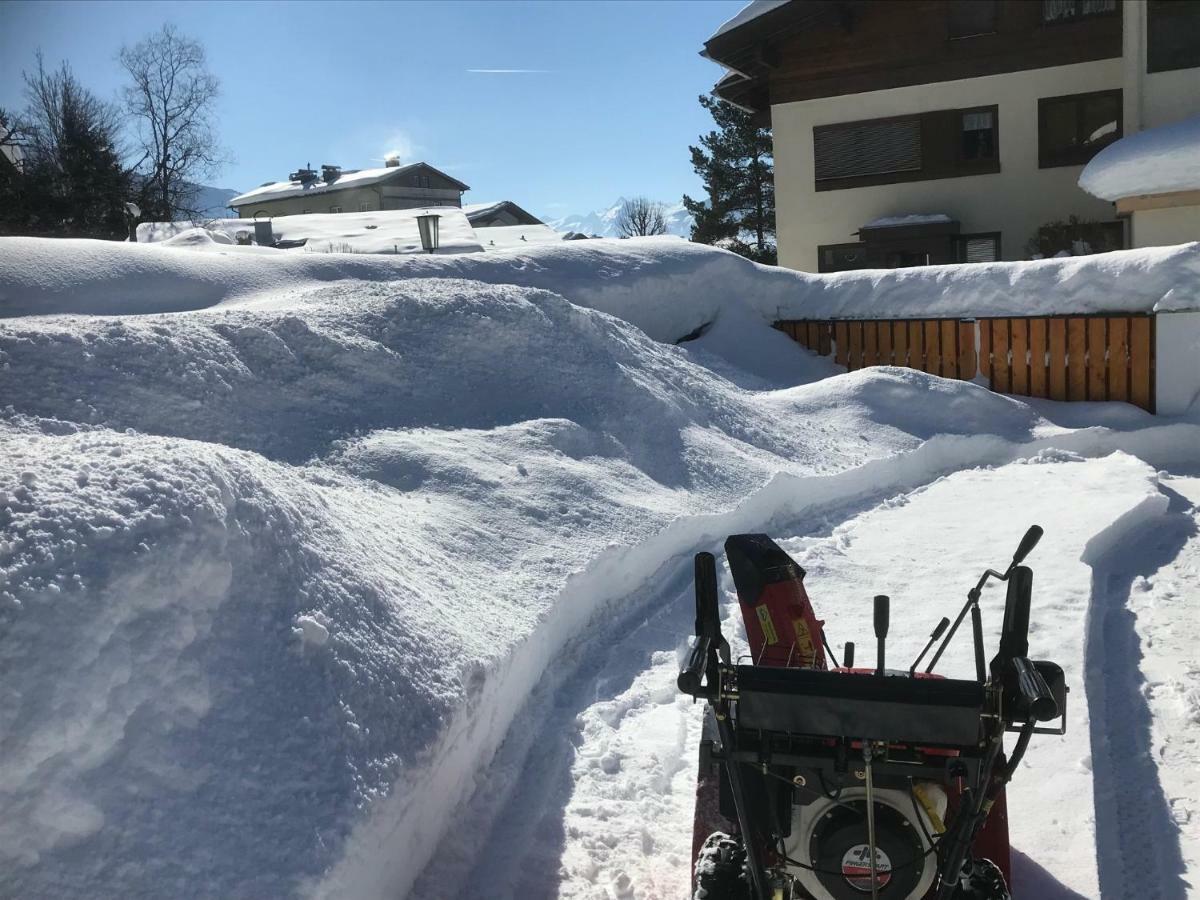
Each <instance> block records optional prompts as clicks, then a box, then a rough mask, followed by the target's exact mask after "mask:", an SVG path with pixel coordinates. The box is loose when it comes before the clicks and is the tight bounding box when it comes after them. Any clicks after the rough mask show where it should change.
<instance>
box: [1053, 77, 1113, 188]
mask: <svg viewBox="0 0 1200 900" xmlns="http://www.w3.org/2000/svg"><path fill="white" fill-rule="evenodd" d="M1094 97H1114V98H1115V99H1116V101H1117V130H1116V133H1115V134H1112V135H1110V136H1108V137H1106V139H1105V140H1103V141H1101V142H1100V143H1097V144H1096V145H1095V146H1094V147H1085V146H1082V145H1080V146H1078V147H1075V148H1073V149H1072V150H1065V151H1058V152H1055V153H1051V151H1050V150H1049V149H1048V148H1047V147H1046V141H1045V136H1046V121H1047V115H1048V111H1049V110H1050V108H1051V107H1052V106H1054V105H1061V104H1062V103H1063V102H1064V101H1067V100H1073V101H1075V103H1076V114H1075V123H1076V136H1077V137H1080V136H1082V132H1083V128H1082V125H1081V119H1082V117H1081V116H1080V114H1079V107H1080V106H1081V105H1082V104H1083V103H1084V102H1086V101H1087V100H1089V99H1091V98H1094ZM1124 136H1125V108H1124V94H1123V93H1122V91H1121V89H1120V88H1113V89H1111V90H1107V91H1087V92H1085V93H1082V94H1060V95H1059V96H1057V97H1039V98H1038V138H1037V140H1038V168H1039V169H1057V168H1061V167H1063V166H1082V165H1086V164H1087V163H1088V161H1089V160H1091V158H1092V157H1093V156H1095V155H1096V154H1097V153H1099V152H1100V151H1101V150H1103V149H1104V148H1105V147H1107V146H1109V144H1112V143H1114V142H1116V141H1119V140H1120V139H1121V138H1122V137H1124Z"/></svg>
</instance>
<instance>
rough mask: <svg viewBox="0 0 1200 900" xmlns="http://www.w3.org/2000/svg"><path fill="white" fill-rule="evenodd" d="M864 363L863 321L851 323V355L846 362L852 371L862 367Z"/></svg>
mask: <svg viewBox="0 0 1200 900" xmlns="http://www.w3.org/2000/svg"><path fill="white" fill-rule="evenodd" d="M862 364H863V323H862V322H851V323H850V355H849V359H848V361H847V363H846V366H847V368H849V370H850V371H851V372H853V371H854V370H855V369H861V368H862Z"/></svg>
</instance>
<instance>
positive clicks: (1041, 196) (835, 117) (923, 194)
mask: <svg viewBox="0 0 1200 900" xmlns="http://www.w3.org/2000/svg"><path fill="white" fill-rule="evenodd" d="M1123 75H1124V71H1123V64H1122V60H1120V59H1108V60H1101V61H1098V62H1089V63H1080V64H1078V65H1072V66H1056V67H1053V68H1047V69H1034V70H1032V71H1028V72H1011V73H1006V74H1003V75H991V76H987V77H984V78H969V79H963V80H959V81H947V82H942V83H939V84H923V85H916V86H912V87H904V88H895V89H892V90H886V91H872V92H869V93H864V94H853V95H849V96H843V97H823V98H820V99H816V100H805V101H800V102H796V103H781V104H777V105H775V106H772V108H771V117H772V128H773V131H774V140H775V192H776V219H777V229H778V241H779V262H780V264H781V265H784V266H788V267H790V268H794V269H802V270H805V271H810V272H815V271H816V270H817V247H818V246H819V245H821V244H837V243H844V242H848V241H854V240H856V238H855V237H854V232H856V231H857V230H858V229H859V228H860V227H861V226H862V225H864V224H866V223H867V222H869V221H871V220H872V219H875V218H878V217H880V216H892V215H903V214H907V213H947V214H949V215H950V216H952V217H953V218H955V219H958V220H959V221H960V222H961V223H962V231H963V233H971V232H982V231H999V232H1001V255H1002V258H1004V259H1008V260H1013V259H1025V258H1027V254H1026V252H1025V246H1026V243H1027V242H1028V240H1029V238H1030V237H1031V236H1032V235H1033V232H1034V231H1035V230H1036V229H1037V227H1038V226H1039V225H1042V224H1043V223H1045V222H1048V221H1051V220H1053V219H1065V218H1066V217H1067V216H1068V215H1071V214H1075V215H1077V216H1080V217H1081V218H1086V219H1097V220H1102V221H1109V220H1112V219H1113V218H1115V215H1114V212H1113V208H1112V204H1110V203H1106V202H1105V201H1102V200H1097V199H1096V198H1094V197H1091V196H1089V195H1087V194H1085V193H1084V192H1083V191H1082V190H1080V188H1079V187H1078V186H1077V185H1076V180H1077V179H1078V178H1079V173H1080V171H1081V170H1082V168H1083V167H1082V166H1062V167H1056V168H1051V169H1039V168H1038V158H1037V157H1038V140H1037V138H1038V117H1037V110H1038V98H1040V97H1057V96H1060V95H1063V94H1076V93H1084V92H1087V91H1101V90H1112V89H1115V88H1120V87H1122V80H1123ZM990 104H997V105H998V106H999V131H1000V166H1001V171H1000V172H997V173H993V174H989V175H972V176H967V177H964V178H946V179H939V180H933V181H914V182H908V183H904V184H889V185H881V186H878V187H862V188H851V189H848V190H839V191H821V192H818V191H816V189H815V185H814V178H813V176H814V170H813V134H812V130H813V127H814V126H816V125H829V124H834V123H838V122H853V121H856V120H859V119H873V118H881V117H884V116H897V115H905V114H910V113H919V112H928V111H934V110H939V109H958V108H964V107H971V106H984V105H990Z"/></svg>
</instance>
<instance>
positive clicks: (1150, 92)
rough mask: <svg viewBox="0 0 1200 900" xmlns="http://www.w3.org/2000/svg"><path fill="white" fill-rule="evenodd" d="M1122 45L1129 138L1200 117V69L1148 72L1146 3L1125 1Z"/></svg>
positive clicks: (1135, 0) (1142, 1)
mask: <svg viewBox="0 0 1200 900" xmlns="http://www.w3.org/2000/svg"><path fill="white" fill-rule="evenodd" d="M1121 42H1122V47H1121V52H1122V56H1123V68H1124V73H1125V74H1124V82H1125V87H1124V90H1125V94H1124V99H1125V133H1126V134H1132V133H1133V132H1134V131H1142V130H1144V129H1146V128H1154V127H1155V126H1157V125H1169V124H1170V123H1172V122H1178V121H1179V120H1180V119H1185V118H1187V117H1188V116H1191V115H1195V114H1196V113H1200V68H1195V69H1177V70H1175V71H1173V72H1147V71H1146V64H1147V58H1146V0H1125V3H1124V5H1123V6H1122V20H1121Z"/></svg>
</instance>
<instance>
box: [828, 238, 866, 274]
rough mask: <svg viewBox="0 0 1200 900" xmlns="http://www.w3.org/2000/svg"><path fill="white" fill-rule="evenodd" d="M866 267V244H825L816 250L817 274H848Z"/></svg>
mask: <svg viewBox="0 0 1200 900" xmlns="http://www.w3.org/2000/svg"><path fill="white" fill-rule="evenodd" d="M866 267H867V245H866V244H826V245H825V246H823V247H818V248H817V271H818V272H848V271H850V270H851V269H865V268H866Z"/></svg>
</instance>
